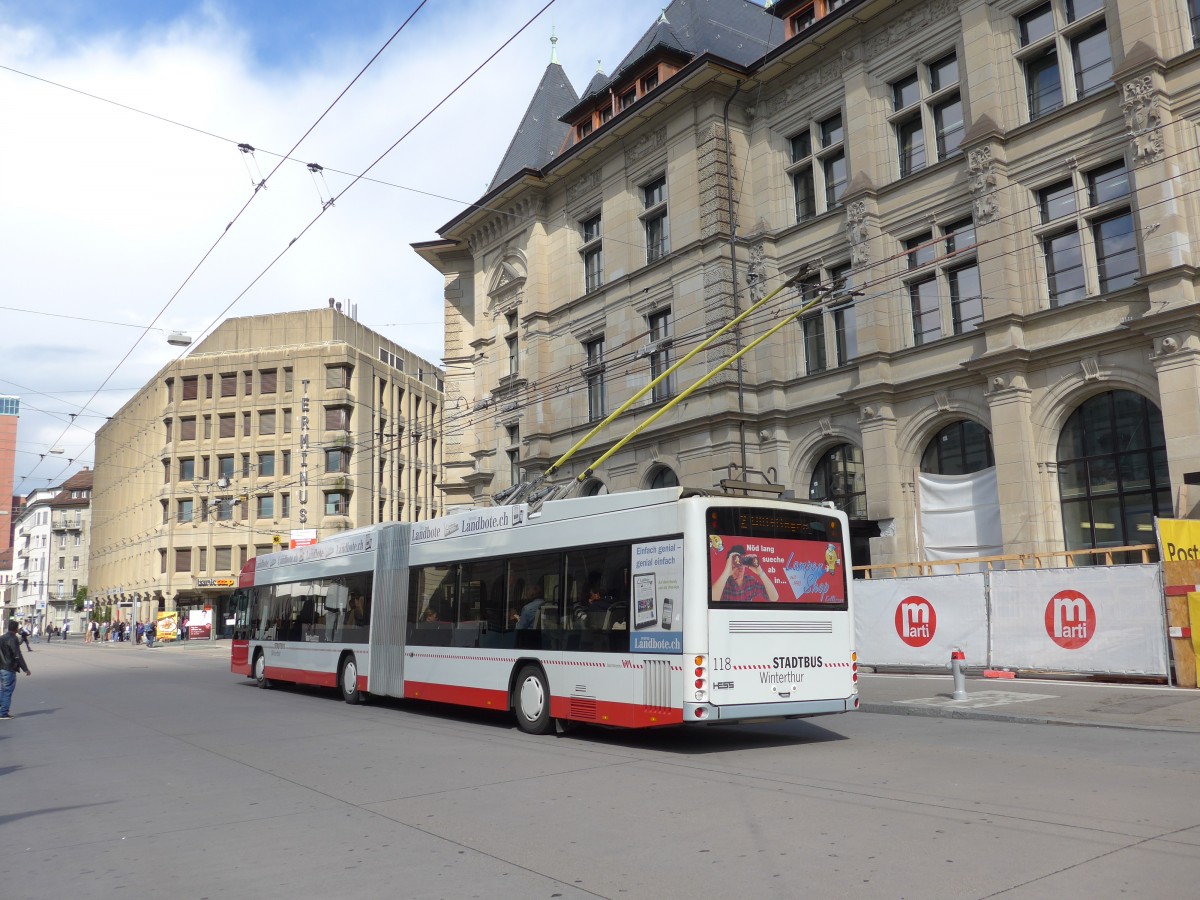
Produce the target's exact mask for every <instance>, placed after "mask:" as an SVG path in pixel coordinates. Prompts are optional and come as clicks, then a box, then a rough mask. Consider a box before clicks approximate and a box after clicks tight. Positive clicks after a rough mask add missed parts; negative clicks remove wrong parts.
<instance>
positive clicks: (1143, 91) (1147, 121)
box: [1121, 75, 1163, 166]
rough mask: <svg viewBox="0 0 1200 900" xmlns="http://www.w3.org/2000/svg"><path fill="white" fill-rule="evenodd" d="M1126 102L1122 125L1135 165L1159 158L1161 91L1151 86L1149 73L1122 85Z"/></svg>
mask: <svg viewBox="0 0 1200 900" xmlns="http://www.w3.org/2000/svg"><path fill="white" fill-rule="evenodd" d="M1121 94H1122V96H1123V97H1124V100H1125V102H1124V103H1123V104H1122V106H1121V108H1122V109H1123V110H1124V111H1125V125H1126V127H1127V128H1128V129H1129V136H1130V140H1131V142H1132V143H1133V158H1134V160H1135V161H1136V163H1135V164H1136V165H1139V166H1144V165H1146V164H1147V163H1152V162H1158V161H1159V160H1160V159H1162V158H1163V136H1162V116H1161V114H1160V113H1159V100H1160V99H1161V95H1160V94H1159V92H1158V91H1157V90H1155V89H1154V82H1153V81H1152V79H1151V77H1150V76H1149V75H1143V76H1142V77H1141V78H1135V79H1134V80H1133V81H1127V82H1125V84H1123V85H1122V86H1121Z"/></svg>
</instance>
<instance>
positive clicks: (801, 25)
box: [788, 3, 817, 34]
mask: <svg viewBox="0 0 1200 900" xmlns="http://www.w3.org/2000/svg"><path fill="white" fill-rule="evenodd" d="M816 21H817V7H816V4H815V3H810V4H809V5H808V6H806V7H805V8H804V9H802V10H800V12H798V13H796V14H795V15H794V16H792V17H791V18H790V19H789V20H788V24H789V25H790V26H791V33H792V34H799V33H800V32H802V31H803V30H804V29H805V28H807V27H808V26H809V25H812V24H813V23H814V22H816Z"/></svg>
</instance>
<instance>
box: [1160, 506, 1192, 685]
mask: <svg viewBox="0 0 1200 900" xmlns="http://www.w3.org/2000/svg"><path fill="white" fill-rule="evenodd" d="M1155 523H1156V524H1157V526H1158V551H1159V558H1160V559H1161V560H1162V567H1163V593H1165V594H1166V595H1167V627H1168V629H1169V634H1170V639H1171V656H1172V657H1173V658H1174V660H1175V681H1176V683H1177V684H1178V685H1179V686H1180V687H1192V688H1194V687H1196V657H1197V655H1198V654H1200V641H1198V639H1197V636H1196V631H1197V628H1200V602H1197V600H1196V599H1195V598H1196V595H1197V593H1198V590H1200V589H1198V588H1197V585H1200V521H1197V520H1194V519H1156V520H1155Z"/></svg>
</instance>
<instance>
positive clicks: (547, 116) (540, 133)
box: [488, 62, 595, 193]
mask: <svg viewBox="0 0 1200 900" xmlns="http://www.w3.org/2000/svg"><path fill="white" fill-rule="evenodd" d="M594 80H595V79H593V81H594ZM578 102H579V95H578V94H576V93H575V88H574V87H572V86H571V81H570V79H568V78H567V73H566V72H565V71H563V67H562V66H560V65H559V64H558V63H557V62H551V63H550V65H548V66H546V71H545V73H544V74H543V75H542V80H541V83H540V84H538V86H537V90H536V91H534V92H533V99H532V100H530V101H529V108H528V109H526V110H525V116H524V117H523V118H522V119H521V124H520V125H519V126H517V133H516V134H514V135H513V138H512V141H511V142H510V143H509V145H508V150H507V151H506V152H505V154H504V158H503V159H502V160H501V161H500V167H499V168H498V169H496V174H495V175H494V176H493V177H492V183H491V184H489V185H488V192H489V193H490V192H491V191H492V190H493V189H495V187H496V186H497V185H499V184H501V183H503V182H504V181H507V180H508V179H509V178H511V177H512V176H513V175H515V174H516V173H517V172H519V171H521V170H522V169H526V168H528V169H540V168H542V166H544V165H546V163H548V162H549V161H550V160H551V159H553V158H554V156H555V154H556V153H558V151H559V148H561V147H562V145H563V141H564V140H566V137H567V132H569V131H570V126H569V125H567V124H565V123H563V122H560V121H559V116H561V115H563V114H564V113H565V112H566V111H567V110H568V109H570V108H571V107H572V106H574V105H575V104H576V103H578Z"/></svg>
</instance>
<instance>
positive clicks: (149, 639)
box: [146, 622, 158, 648]
mask: <svg viewBox="0 0 1200 900" xmlns="http://www.w3.org/2000/svg"><path fill="white" fill-rule="evenodd" d="M157 632H158V628H157V627H156V626H155V624H154V623H153V622H147V623H146V647H147V648H153V647H154V637H155V634H156V633H157Z"/></svg>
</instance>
